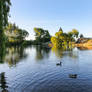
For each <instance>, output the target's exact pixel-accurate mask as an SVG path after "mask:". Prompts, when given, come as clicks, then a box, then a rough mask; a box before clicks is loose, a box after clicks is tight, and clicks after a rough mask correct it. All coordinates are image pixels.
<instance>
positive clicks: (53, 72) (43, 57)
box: [0, 46, 92, 92]
mask: <svg viewBox="0 0 92 92" xmlns="http://www.w3.org/2000/svg"><path fill="white" fill-rule="evenodd" d="M60 62H61V63H60ZM0 92H92V50H80V49H77V48H74V49H73V50H70V51H62V50H57V49H50V48H46V47H42V46H30V47H26V48H24V47H8V48H6V53H5V55H4V56H3V61H0Z"/></svg>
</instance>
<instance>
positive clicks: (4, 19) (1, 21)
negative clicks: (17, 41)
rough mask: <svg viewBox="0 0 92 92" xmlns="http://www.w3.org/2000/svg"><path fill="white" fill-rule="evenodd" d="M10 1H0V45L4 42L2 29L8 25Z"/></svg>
mask: <svg viewBox="0 0 92 92" xmlns="http://www.w3.org/2000/svg"><path fill="white" fill-rule="evenodd" d="M10 5H11V2H10V0H0V45H1V44H2V41H3V40H4V31H3V29H4V27H5V26H6V25H7V24H8V17H9V11H10Z"/></svg>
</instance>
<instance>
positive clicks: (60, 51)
mask: <svg viewBox="0 0 92 92" xmlns="http://www.w3.org/2000/svg"><path fill="white" fill-rule="evenodd" d="M73 49H74V48H73ZM73 49H70V50H69V49H68V50H65V49H63V48H61V49H59V48H56V47H53V48H52V49H51V50H52V52H54V53H55V55H56V56H57V57H58V58H62V57H64V56H65V57H66V56H69V57H71V58H75V59H77V58H78V53H77V51H74V50H73Z"/></svg>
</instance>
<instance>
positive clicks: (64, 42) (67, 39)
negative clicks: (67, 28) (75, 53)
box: [51, 28, 79, 48]
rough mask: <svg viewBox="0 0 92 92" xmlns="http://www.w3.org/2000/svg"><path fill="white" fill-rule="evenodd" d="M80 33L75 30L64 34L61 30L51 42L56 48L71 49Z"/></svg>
mask: <svg viewBox="0 0 92 92" xmlns="http://www.w3.org/2000/svg"><path fill="white" fill-rule="evenodd" d="M78 34H79V32H78V31H77V30H76V29H73V30H72V31H71V32H68V33H64V32H63V30H62V29H61V28H60V29H59V31H58V32H56V33H55V36H53V37H51V42H52V44H53V45H54V47H58V48H61V47H64V48H69V47H70V46H71V43H72V42H73V41H75V37H76V38H77V37H78Z"/></svg>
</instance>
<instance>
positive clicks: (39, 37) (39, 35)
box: [34, 28, 51, 43]
mask: <svg viewBox="0 0 92 92" xmlns="http://www.w3.org/2000/svg"><path fill="white" fill-rule="evenodd" d="M34 32H35V36H36V42H37V43H45V42H48V41H50V38H51V36H50V34H49V32H48V30H44V29H42V28H34Z"/></svg>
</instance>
